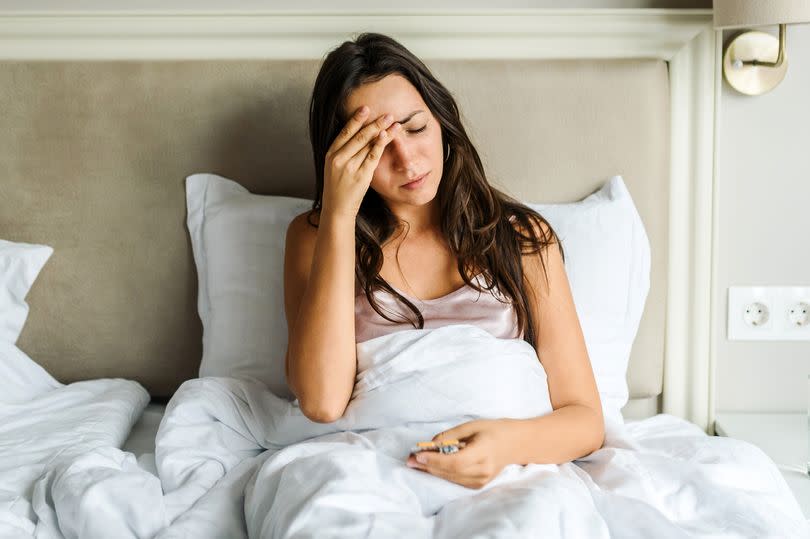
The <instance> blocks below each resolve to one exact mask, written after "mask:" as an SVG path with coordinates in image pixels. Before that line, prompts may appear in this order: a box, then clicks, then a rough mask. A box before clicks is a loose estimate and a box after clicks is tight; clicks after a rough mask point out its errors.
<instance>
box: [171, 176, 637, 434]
mask: <svg viewBox="0 0 810 539" xmlns="http://www.w3.org/2000/svg"><path fill="white" fill-rule="evenodd" d="M186 198H187V203H188V228H189V232H190V234H191V244H192V248H193V251H194V260H195V263H196V265H197V274H198V277H199V295H198V309H199V313H200V319H201V320H202V323H203V359H202V364H201V366H200V376H250V377H254V378H257V379H259V380H261V381H263V382H264V383H265V384H267V386H268V387H269V388H270V389H271V390H272V391H273V392H274V393H276V394H277V395H279V396H284V397H286V398H292V395H291V393H290V391H289V389H288V388H287V385H286V380H285V376H284V354H285V353H286V349H287V323H286V318H285V316H284V283H283V273H284V270H283V268H284V243H285V235H286V230H287V227H288V225H289V223H290V221H291V220H292V218H293V217H295V216H296V215H298V214H299V213H302V212H304V211H306V210H308V209H309V208H311V207H312V201H310V200H305V199H299V198H290V197H279V196H262V195H254V194H252V193H250V192H249V191H248V190H247V189H245V188H244V187H242V186H241V185H239V184H238V183H236V182H234V181H232V180H229V179H226V178H223V177H221V176H217V175H215V174H194V175H191V176H189V177H188V178H186ZM530 206H532V207H533V208H534V209H536V210H538V211H539V212H540V213H541V215H543V217H545V218H546V219H547V220H548V221H549V223H551V226H552V227H553V228H554V230H555V231H556V232H557V234H558V235H559V236H560V239H561V241H562V244H563V248H564V249H565V253H566V273H567V275H568V278H569V280H570V282H571V289H572V294H573V296H574V302H575V304H576V308H577V313H578V315H579V316H580V322H581V324H582V329H583V333H584V334H585V340H586V345H587V347H588V353H589V355H590V357H591V361H592V363H593V367H594V373H595V376H596V379H597V385H598V386H599V390H600V394H601V397H602V401H603V406H604V408H605V416H606V418H608V417H609V418H613V419H616V420H618V421H622V419H621V412H620V410H621V408H622V407H623V406H624V405H625V404H626V403H627V398H628V388H627V381H626V374H627V363H628V360H629V357H630V348H631V346H632V343H633V339H634V338H635V335H636V332H637V331H638V324H639V321H640V319H641V313H642V311H643V309H644V303H645V301H646V297H647V292H648V290H649V271H650V247H649V241H648V239H647V235H646V232H645V231H644V227H643V225H642V223H641V218H640V217H639V215H638V212H637V211H636V208H635V206H634V205H633V201H632V199H631V198H630V194H629V192H628V191H627V189H626V187H625V185H624V182H623V180H622V178H621V176H614V177H612V178H611V179H610V180H608V181H607V182H606V183H605V185H604V186H603V187H602V188H601V189H600V190H598V191H597V192H595V193H593V194H592V195H590V196H588V197H586V198H585V199H583V200H582V201H579V202H574V203H567V204H530Z"/></svg>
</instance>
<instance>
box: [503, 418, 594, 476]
mask: <svg viewBox="0 0 810 539" xmlns="http://www.w3.org/2000/svg"><path fill="white" fill-rule="evenodd" d="M511 421H513V425H512V426H513V428H512V437H511V438H512V440H511V443H510V449H509V451H511V452H512V454H511V455H510V456H511V457H512V458H511V462H512V463H516V464H529V463H535V464H561V463H563V462H570V461H572V460H574V459H578V458H580V457H584V456H586V455H588V454H590V453H592V452H594V451H596V450H597V449H599V448H600V447H602V443H603V442H604V421H603V419H602V416H601V414H599V413H597V412H596V411H594V410H593V409H591V408H588V407H587V406H583V405H579V404H572V405H568V406H562V407H560V408H557V409H556V410H554V411H553V412H551V413H550V414H547V415H544V416H540V417H533V418H530V419H515V420H511Z"/></svg>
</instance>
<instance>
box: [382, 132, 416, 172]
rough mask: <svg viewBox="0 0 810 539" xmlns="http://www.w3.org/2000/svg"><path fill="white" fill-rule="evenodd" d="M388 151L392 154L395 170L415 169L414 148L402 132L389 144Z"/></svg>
mask: <svg viewBox="0 0 810 539" xmlns="http://www.w3.org/2000/svg"><path fill="white" fill-rule="evenodd" d="M388 150H389V151H390V152H391V161H392V165H393V167H394V170H397V171H402V170H405V171H407V170H408V169H412V168H413V148H412V147H411V144H410V142H408V141H407V140H405V137H404V136H403V135H402V133H401V132H400V133H398V134H397V136H395V137H394V138H393V139H392V140H391V142H389V143H388Z"/></svg>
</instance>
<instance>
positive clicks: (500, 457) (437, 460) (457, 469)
mask: <svg viewBox="0 0 810 539" xmlns="http://www.w3.org/2000/svg"><path fill="white" fill-rule="evenodd" d="M514 433H515V420H512V419H479V420H476V421H469V422H467V423H462V424H461V425H458V426H457V427H454V428H452V429H450V430H447V431H444V432H442V433H440V434H437V435H436V436H434V437H433V441H434V442H438V441H441V440H452V439H458V440H462V441H464V442H466V444H467V445H466V446H465V447H463V448H462V449H459V450H458V451H457V452H456V453H448V454H442V453H438V452H432V451H421V452H419V453H417V454H415V455H414V454H411V455H410V456H409V457H408V461H407V465H408V466H410V467H411V468H416V469H418V470H422V471H425V472H428V473H430V474H433V475H435V476H438V477H442V478H444V479H447V480H448V481H452V482H454V483H458V484H459V485H462V486H465V487H468V488H475V489H479V488H481V487H483V486H484V485H486V484H487V483H489V482H490V481H491V480H492V479H494V478H495V476H497V475H498V474H499V473H500V472H501V470H503V468H504V467H505V466H506V465H507V464H511V463H512V462H511V457H510V452H509V449H510V447H511V444H512V443H513V441H514V440H515V439H516V438H515V436H514Z"/></svg>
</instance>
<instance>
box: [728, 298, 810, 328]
mask: <svg viewBox="0 0 810 539" xmlns="http://www.w3.org/2000/svg"><path fill="white" fill-rule="evenodd" d="M728 339H729V340H743V341H758V340H763V341H803V340H807V341H810V287H807V286H730V287H729V289H728Z"/></svg>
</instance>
